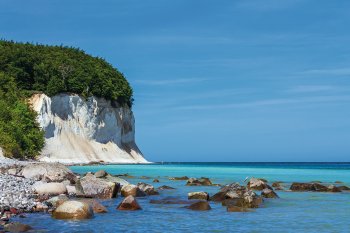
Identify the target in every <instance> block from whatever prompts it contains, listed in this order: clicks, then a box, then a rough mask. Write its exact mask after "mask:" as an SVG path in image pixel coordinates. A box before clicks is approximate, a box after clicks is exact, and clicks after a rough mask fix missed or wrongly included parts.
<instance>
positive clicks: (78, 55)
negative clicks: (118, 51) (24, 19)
mask: <svg viewBox="0 0 350 233" xmlns="http://www.w3.org/2000/svg"><path fill="white" fill-rule="evenodd" d="M37 92H41V93H45V94H47V95H49V96H53V95H56V94H59V93H74V94H78V95H80V96H82V97H85V98H87V97H89V96H97V97H103V98H105V99H107V100H111V101H112V102H113V103H115V104H118V105H119V106H129V107H131V106H132V102H133V98H132V95H133V91H132V88H131V86H130V85H129V83H128V81H127V80H126V79H125V77H124V75H123V74H122V73H121V72H119V71H118V70H117V69H116V68H114V67H113V66H112V65H111V64H109V63H108V62H106V61H105V60H104V59H103V58H100V57H93V56H90V55H88V54H86V53H85V52H84V51H83V50H81V49H77V48H72V47H66V46H49V45H40V44H31V43H17V42H13V41H6V40H0V147H1V148H2V149H3V152H4V154H5V156H7V157H15V158H25V159H27V158H35V157H36V156H37V155H39V153H40V151H41V149H42V148H43V146H44V142H45V140H44V133H43V132H42V130H41V129H40V127H39V125H38V124H37V122H36V120H35V119H36V116H37V115H36V113H35V112H34V111H33V110H32V109H31V108H30V106H29V105H28V103H27V100H26V99H27V98H28V97H29V96H31V94H33V93H37Z"/></svg>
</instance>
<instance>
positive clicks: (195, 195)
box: [187, 192, 209, 201]
mask: <svg viewBox="0 0 350 233" xmlns="http://www.w3.org/2000/svg"><path fill="white" fill-rule="evenodd" d="M187 196H188V199H200V200H206V201H208V200H209V194H208V193H207V192H191V193H188V194H187Z"/></svg>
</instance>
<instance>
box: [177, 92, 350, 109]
mask: <svg viewBox="0 0 350 233" xmlns="http://www.w3.org/2000/svg"><path fill="white" fill-rule="evenodd" d="M349 101H350V95H342V96H316V97H306V98H280V99H267V100H260V101H251V102H244V103H232V104H215V105H214V104H210V105H187V106H179V107H176V108H175V109H176V110H213V109H230V108H245V107H261V106H273V105H289V104H307V103H327V102H349Z"/></svg>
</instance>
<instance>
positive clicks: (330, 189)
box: [327, 185, 341, 193]
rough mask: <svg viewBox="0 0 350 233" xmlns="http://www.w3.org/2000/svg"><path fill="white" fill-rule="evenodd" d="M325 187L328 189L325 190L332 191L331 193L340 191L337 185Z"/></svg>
mask: <svg viewBox="0 0 350 233" xmlns="http://www.w3.org/2000/svg"><path fill="white" fill-rule="evenodd" d="M327 189H328V190H327V191H328V192H332V193H338V192H341V189H340V188H338V187H336V186H334V185H330V186H328V187H327Z"/></svg>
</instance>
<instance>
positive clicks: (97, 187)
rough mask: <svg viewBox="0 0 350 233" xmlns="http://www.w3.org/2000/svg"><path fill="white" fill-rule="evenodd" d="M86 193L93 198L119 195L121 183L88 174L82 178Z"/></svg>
mask: <svg viewBox="0 0 350 233" xmlns="http://www.w3.org/2000/svg"><path fill="white" fill-rule="evenodd" d="M80 183H81V186H82V188H83V191H84V195H85V196H88V197H93V198H102V199H108V198H113V197H116V196H117V192H118V190H119V184H118V183H114V182H109V181H106V180H104V179H100V178H96V177H95V176H94V175H91V174H87V175H86V176H84V177H83V178H82V179H81V180H80Z"/></svg>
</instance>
